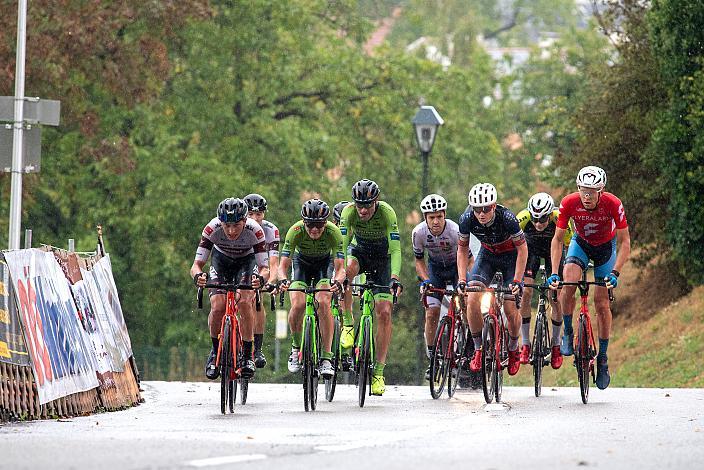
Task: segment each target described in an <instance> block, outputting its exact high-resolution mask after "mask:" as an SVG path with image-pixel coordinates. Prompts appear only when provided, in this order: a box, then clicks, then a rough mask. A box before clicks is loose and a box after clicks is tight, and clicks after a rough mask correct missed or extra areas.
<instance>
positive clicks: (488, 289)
mask: <svg viewBox="0 0 704 470" xmlns="http://www.w3.org/2000/svg"><path fill="white" fill-rule="evenodd" d="M464 291H465V292H499V293H501V294H506V295H505V296H504V298H505V299H506V300H513V301H514V302H516V308H519V309H520V308H521V296H520V295H514V294H513V291H512V290H511V288H510V287H498V286H497V287H482V286H469V287H465V288H464Z"/></svg>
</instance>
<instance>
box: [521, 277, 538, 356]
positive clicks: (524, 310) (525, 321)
mask: <svg viewBox="0 0 704 470" xmlns="http://www.w3.org/2000/svg"><path fill="white" fill-rule="evenodd" d="M524 282H525V283H526V284H532V283H534V282H535V279H533V278H532V277H526V278H524ZM532 298H533V289H530V288H528V289H523V297H522V298H521V309H520V312H521V337H522V338H523V344H524V345H530V339H531V338H530V314H531V312H530V301H531V300H532Z"/></svg>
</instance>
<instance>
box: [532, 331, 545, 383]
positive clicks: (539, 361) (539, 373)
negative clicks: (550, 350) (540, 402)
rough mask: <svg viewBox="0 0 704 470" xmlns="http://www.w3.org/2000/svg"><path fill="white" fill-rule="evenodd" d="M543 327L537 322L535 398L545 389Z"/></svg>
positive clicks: (534, 362)
mask: <svg viewBox="0 0 704 470" xmlns="http://www.w3.org/2000/svg"><path fill="white" fill-rule="evenodd" d="M543 337H544V332H543V325H542V322H541V321H540V320H538V321H536V322H535V341H534V342H533V383H534V388H535V396H536V397H539V396H540V394H541V392H542V388H543V360H544V358H545V355H544V352H545V350H544V349H543Z"/></svg>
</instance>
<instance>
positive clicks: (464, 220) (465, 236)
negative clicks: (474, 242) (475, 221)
mask: <svg viewBox="0 0 704 470" xmlns="http://www.w3.org/2000/svg"><path fill="white" fill-rule="evenodd" d="M471 217H472V214H471V213H468V212H466V211H465V212H464V213H463V214H462V215H460V219H459V222H458V224H457V225H458V226H459V233H458V234H457V243H458V244H459V245H462V246H468V245H469V235H470V228H469V227H470V222H471Z"/></svg>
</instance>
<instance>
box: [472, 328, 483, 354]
mask: <svg viewBox="0 0 704 470" xmlns="http://www.w3.org/2000/svg"><path fill="white" fill-rule="evenodd" d="M472 341H474V350H475V351H479V350H480V349H481V348H482V332H481V331H480V332H479V333H472Z"/></svg>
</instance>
